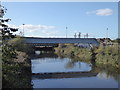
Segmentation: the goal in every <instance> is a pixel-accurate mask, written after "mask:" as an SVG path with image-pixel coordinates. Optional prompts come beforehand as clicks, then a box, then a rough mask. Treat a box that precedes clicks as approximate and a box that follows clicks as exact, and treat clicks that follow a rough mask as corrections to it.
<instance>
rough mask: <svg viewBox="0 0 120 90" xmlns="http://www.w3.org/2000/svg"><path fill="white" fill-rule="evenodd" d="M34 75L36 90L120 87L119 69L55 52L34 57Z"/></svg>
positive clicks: (33, 80)
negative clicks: (119, 79) (119, 83)
mask: <svg viewBox="0 0 120 90" xmlns="http://www.w3.org/2000/svg"><path fill="white" fill-rule="evenodd" d="M61 57H62V58H61ZM32 73H33V77H32V82H33V84H34V85H33V87H34V88H66V87H67V88H100V87H103V88H117V87H118V69H116V68H114V67H110V66H102V65H96V64H95V62H91V63H90V62H83V61H80V60H79V59H73V58H65V57H64V56H59V55H56V54H54V53H53V52H41V53H40V55H34V58H32ZM48 83H49V85H48ZM94 84H96V85H94Z"/></svg>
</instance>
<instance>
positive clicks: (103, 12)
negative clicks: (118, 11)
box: [86, 8, 113, 16]
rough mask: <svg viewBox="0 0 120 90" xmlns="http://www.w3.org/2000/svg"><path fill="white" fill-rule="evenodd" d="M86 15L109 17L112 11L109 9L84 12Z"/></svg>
mask: <svg viewBox="0 0 120 90" xmlns="http://www.w3.org/2000/svg"><path fill="white" fill-rule="evenodd" d="M86 14H96V15H98V16H109V15H112V14H113V10H112V9H109V8H105V9H98V10H95V11H89V12H86Z"/></svg>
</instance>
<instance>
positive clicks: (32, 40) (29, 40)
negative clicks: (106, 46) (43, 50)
mask: <svg viewBox="0 0 120 90" xmlns="http://www.w3.org/2000/svg"><path fill="white" fill-rule="evenodd" d="M23 38H24V41H25V43H27V44H34V45H44V44H46V45H47V44H49V45H51V44H63V43H82V44H92V45H94V46H99V42H98V41H97V39H96V38H38V37H23Z"/></svg>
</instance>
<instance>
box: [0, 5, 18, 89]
mask: <svg viewBox="0 0 120 90" xmlns="http://www.w3.org/2000/svg"><path fill="white" fill-rule="evenodd" d="M6 11H7V9H6V8H5V7H4V6H2V5H0V36H1V39H2V45H1V47H2V82H3V83H2V85H3V87H6V85H8V83H9V84H10V82H9V81H8V78H9V75H10V73H11V72H10V67H11V66H12V65H13V64H15V63H14V62H12V60H13V59H14V58H16V56H17V54H16V51H15V49H14V47H12V46H11V45H9V44H8V42H7V41H8V39H11V38H14V37H15V35H13V32H16V31H18V29H16V28H11V27H9V26H8V25H7V24H5V23H7V22H9V21H10V20H11V19H4V18H3V16H4V15H5V13H6ZM7 87H9V86H7Z"/></svg>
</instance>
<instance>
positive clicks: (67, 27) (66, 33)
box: [66, 27, 68, 38]
mask: <svg viewBox="0 0 120 90" xmlns="http://www.w3.org/2000/svg"><path fill="white" fill-rule="evenodd" d="M67 29H68V27H66V38H67Z"/></svg>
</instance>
